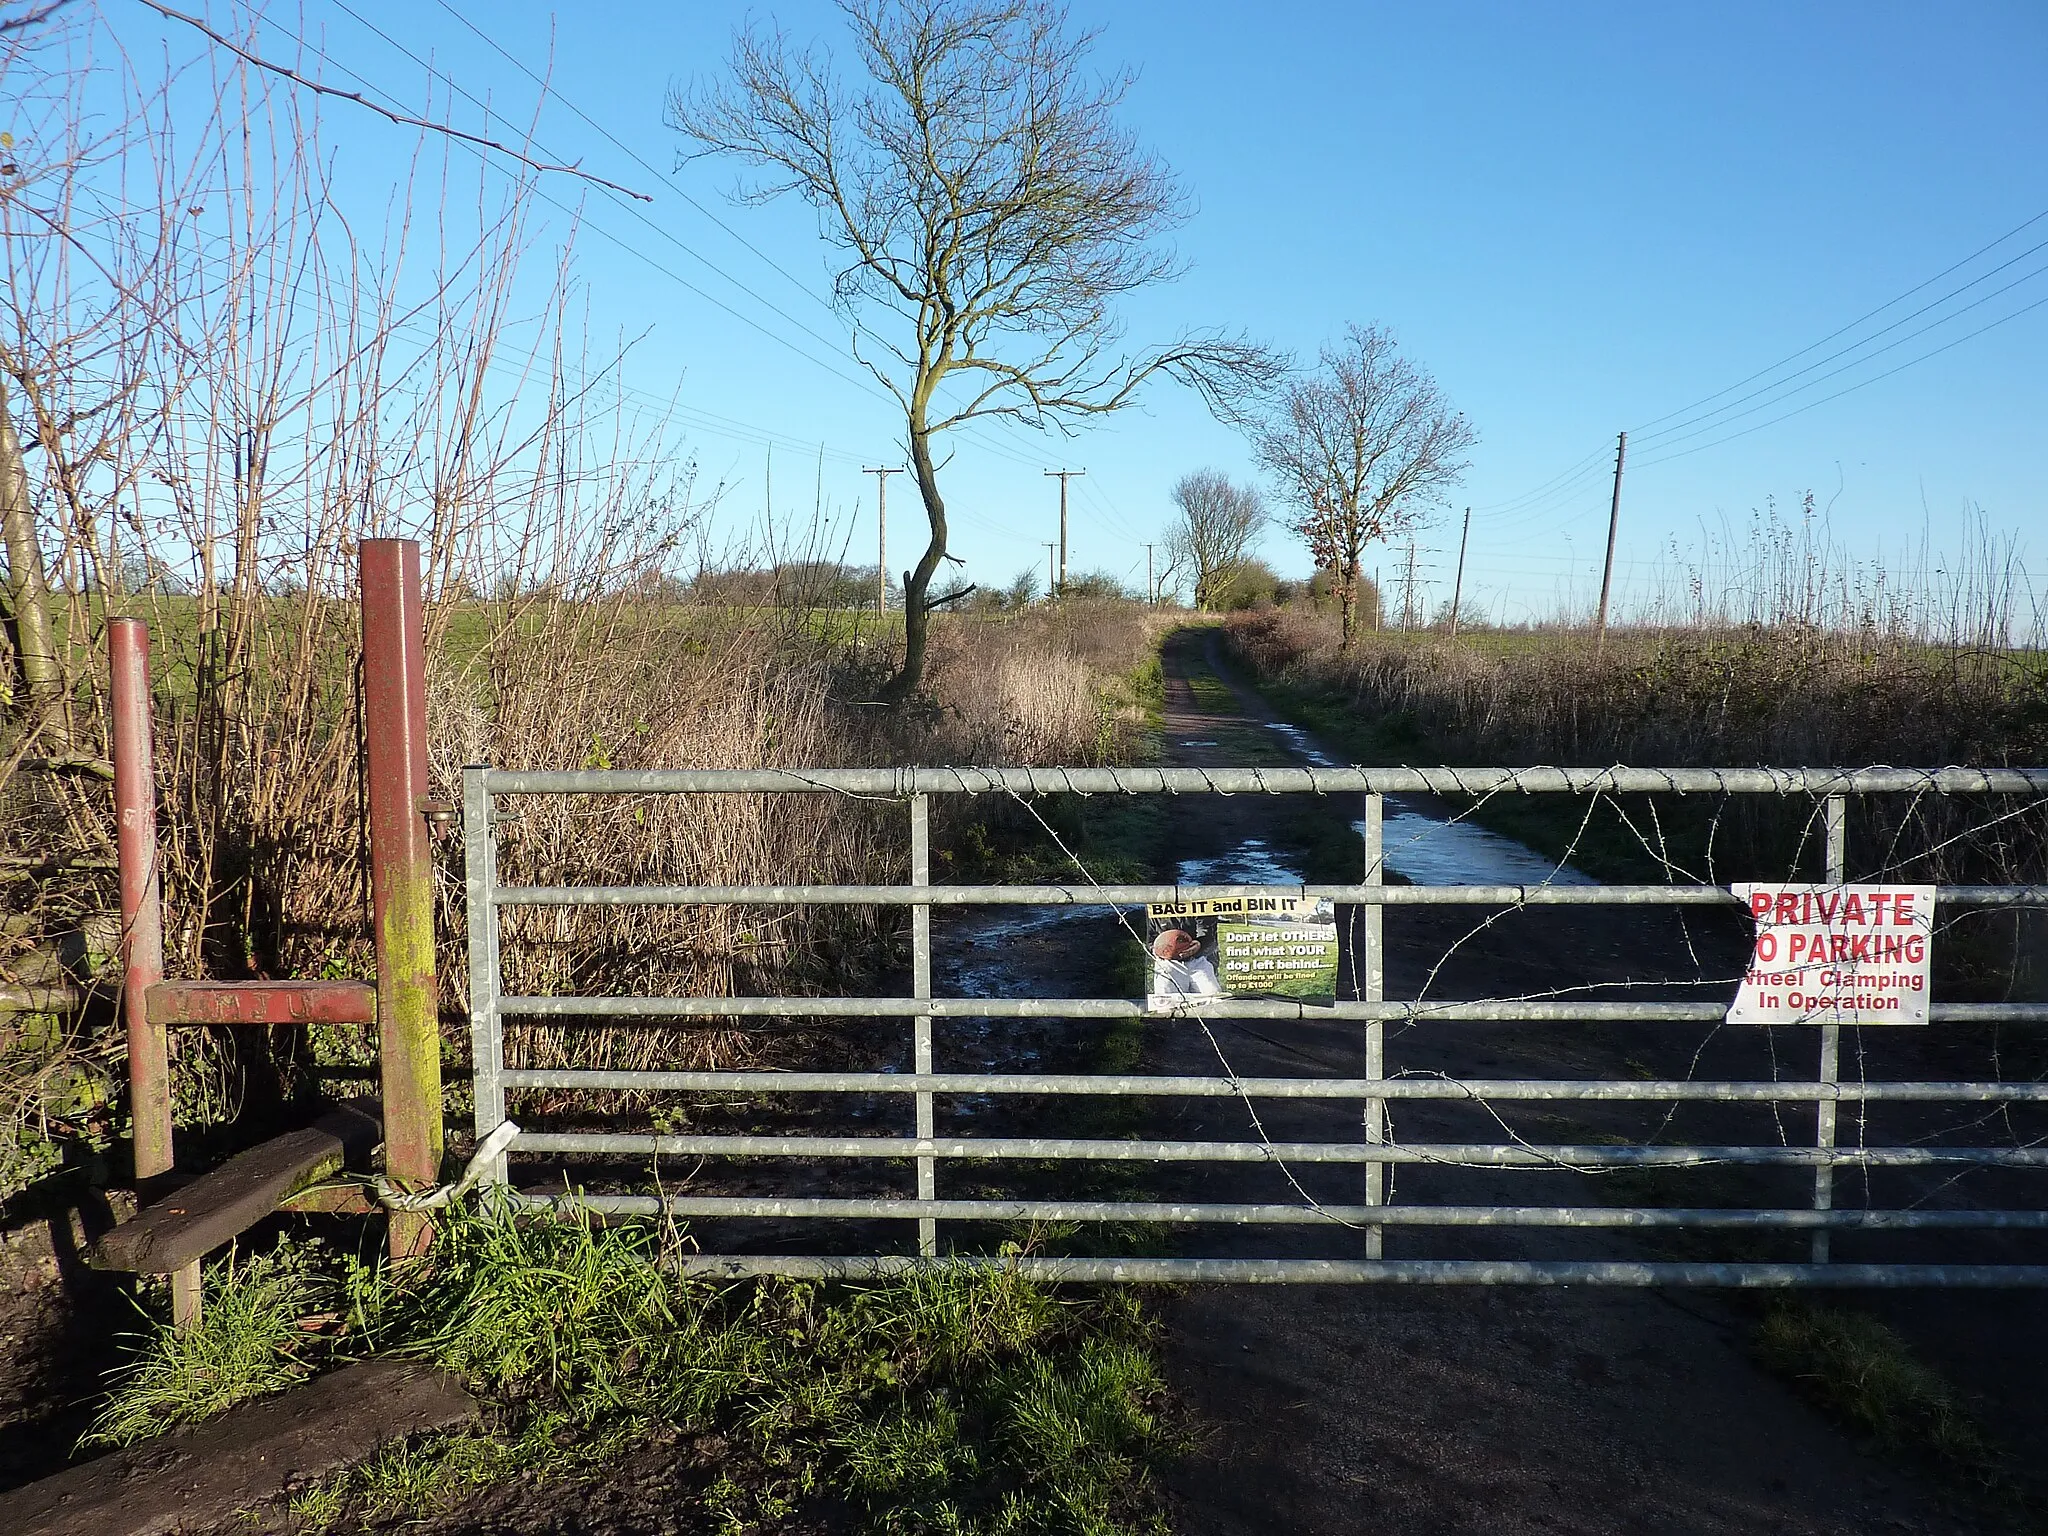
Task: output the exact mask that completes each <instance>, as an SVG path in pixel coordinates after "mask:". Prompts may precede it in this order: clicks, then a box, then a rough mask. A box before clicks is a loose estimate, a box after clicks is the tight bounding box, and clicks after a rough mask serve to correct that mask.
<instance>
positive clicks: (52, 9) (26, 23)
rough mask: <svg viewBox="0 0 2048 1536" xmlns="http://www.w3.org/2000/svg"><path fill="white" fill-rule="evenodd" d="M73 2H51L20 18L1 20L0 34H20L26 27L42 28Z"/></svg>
mask: <svg viewBox="0 0 2048 1536" xmlns="http://www.w3.org/2000/svg"><path fill="white" fill-rule="evenodd" d="M70 3H71V0H50V3H49V4H48V5H38V6H36V7H34V8H33V9H31V10H28V11H24V12H23V13H22V14H21V15H19V16H9V17H7V18H6V19H5V20H0V32H19V31H21V30H22V29H23V28H24V27H34V26H40V25H41V24H42V23H43V22H46V21H48V20H49V19H50V18H51V17H52V16H54V15H56V14H57V13H58V12H59V11H61V10H63V9H64V7H65V6H67V5H69V4H70Z"/></svg>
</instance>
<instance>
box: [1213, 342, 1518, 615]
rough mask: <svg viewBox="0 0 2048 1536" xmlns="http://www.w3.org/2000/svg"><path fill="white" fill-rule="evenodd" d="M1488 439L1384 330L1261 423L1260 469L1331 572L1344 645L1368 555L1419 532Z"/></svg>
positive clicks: (1340, 356)
mask: <svg viewBox="0 0 2048 1536" xmlns="http://www.w3.org/2000/svg"><path fill="white" fill-rule="evenodd" d="M1478 440H1479V437H1478V434H1477V433H1476V432H1474V431H1473V430H1472V427H1471V425H1470V423H1468V422H1467V421H1466V420H1465V418H1464V417H1463V416H1461V415H1459V414H1458V412H1457V411H1455V410H1453V409H1452V408H1451V405H1450V402H1449V401H1447V400H1446V399H1445V398H1444V396H1443V392H1442V391H1441V390H1439V389H1438V388H1437V384H1436V380H1435V379H1433V378H1431V377H1430V375H1429V371H1428V370H1427V369H1425V368H1423V367H1422V366H1421V365H1419V364H1417V363H1414V362H1411V361H1410V360H1409V359H1407V358H1405V357H1403V356H1401V354H1400V351H1399V349H1398V348H1397V347H1396V346H1395V344H1394V338H1393V335H1392V333H1391V332H1389V331H1387V330H1386V329H1385V328H1384V327H1382V326H1357V325H1354V326H1351V327H1349V328H1347V329H1346V331H1345V333H1344V339H1343V341H1342V342H1337V343H1332V344H1331V345H1329V346H1326V347H1324V348H1323V350H1322V355H1321V359H1320V361H1319V363H1318V366H1317V367H1316V369H1315V371H1313V372H1312V373H1307V374H1302V375H1298V376H1296V377H1294V378H1291V379H1289V380H1287V381H1286V382H1285V383H1284V384H1283V385H1282V386H1281V387H1280V388H1279V390H1278V391H1277V392H1276V393H1275V395H1274V397H1273V400H1272V402H1271V405H1270V408H1269V409H1267V410H1266V411H1265V412H1264V413H1263V414H1260V415H1256V416H1254V417H1253V418H1252V442H1253V445H1254V447H1255V448H1256V449H1257V451H1258V455H1259V459H1260V462H1261V463H1263V464H1264V465H1265V467H1266V469H1267V470H1268V471H1269V472H1270V473H1271V474H1272V475H1273V477H1274V479H1275V480H1277V481H1278V482H1279V487H1280V494H1281V495H1282V496H1283V497H1284V498H1285V499H1286V500H1287V502H1288V503H1289V505H1290V506H1292V507H1293V509H1294V517H1293V520H1292V522H1291V524H1290V526H1291V527H1292V528H1293V529H1294V531H1295V532H1296V533H1298V534H1299V535H1301V537H1302V538H1303V539H1304V540H1305V541H1306V542H1307V544H1308V547H1309V552H1310V554H1311V555H1312V556H1313V557H1314V559H1315V562H1316V564H1317V565H1319V566H1321V567H1322V568H1323V569H1325V570H1327V571H1329V572H1330V576H1331V580H1332V582H1333V584H1334V585H1335V587H1336V592H1337V601H1338V604H1339V607H1340V610H1341V612H1342V614H1343V642H1342V643H1343V645H1344V646H1346V647H1349V646H1350V644H1351V639H1352V633H1353V630H1354V628H1355V626H1356V622H1357V608H1358V595H1359V569H1358V567H1359V560H1360V557H1361V556H1362V555H1363V554H1364V552H1365V547H1366V545H1368V544H1371V543H1373V542H1375V541H1376V540H1380V539H1384V538H1386V537H1388V536H1389V535H1390V534H1393V533H1397V532H1400V531H1402V530H1403V529H1407V528H1412V527H1413V526H1414V525H1415V523H1416V521H1417V520H1418V519H1419V518H1420V517H1421V516H1422V515H1423V513H1425V512H1426V511H1427V510H1428V509H1429V508H1430V507H1432V506H1434V505H1436V504H1437V503H1438V502H1440V501H1441V500H1442V499H1443V497H1444V494H1445V493H1446V492H1447V491H1448V490H1449V489H1450V488H1451V487H1452V486H1454V485H1456V484H1457V483H1458V482H1459V481H1460V479H1462V478H1463V476H1464V473H1465V467H1466V461H1465V457H1464V456H1465V453H1466V451H1467V450H1468V449H1470V448H1471V447H1472V445H1473V444H1474V443H1476V442H1477V441H1478Z"/></svg>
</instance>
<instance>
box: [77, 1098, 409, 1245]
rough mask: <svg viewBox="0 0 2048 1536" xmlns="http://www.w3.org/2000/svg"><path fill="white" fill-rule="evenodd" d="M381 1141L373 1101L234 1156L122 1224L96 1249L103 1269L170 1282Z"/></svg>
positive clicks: (353, 1105) (364, 1155)
mask: <svg viewBox="0 0 2048 1536" xmlns="http://www.w3.org/2000/svg"><path fill="white" fill-rule="evenodd" d="M382 1136H383V1124H382V1121H381V1118H380V1117H379V1116H378V1114H377V1112H376V1106H375V1103H374V1101H371V1100H360V1099H359V1100H355V1101H353V1102H351V1103H349V1104H344V1105H341V1106H340V1107H338V1108H336V1109H334V1110H332V1111H330V1112H329V1113H328V1114H326V1115H323V1116H321V1118H320V1119H319V1121H318V1122H316V1123H315V1124H313V1125H311V1126H308V1127H307V1128H306V1129H305V1130H302V1131H290V1132H287V1133H286V1134H285V1135H283V1136H276V1137H273V1138H271V1139H270V1140H269V1141H266V1142H264V1143H263V1144H262V1145H260V1146H255V1147H251V1148H250V1149H249V1150H248V1151H246V1152H240V1153H237V1154H236V1155H235V1156H233V1157H231V1158H229V1159H228V1160H227V1161H226V1162H225V1163H222V1164H221V1165H220V1167H218V1168H216V1169H214V1170H213V1171H212V1172H211V1173H206V1174H201V1175H200V1176H199V1177H198V1178H196V1179H194V1180H193V1181H192V1182H191V1183H189V1184H187V1185H185V1186H184V1187H183V1188H182V1189H178V1190H176V1191H174V1192H173V1193H171V1194H169V1195H167V1196H165V1197H164V1198H163V1199H161V1200H159V1201H158V1202H157V1203H156V1204H155V1205H152V1206H149V1207H147V1208H146V1209H144V1210H143V1211H141V1212H140V1213H139V1214H138V1215H137V1216H136V1217H135V1219H134V1220H133V1221H126V1222H123V1223H122V1224H121V1225H120V1226H118V1227H116V1228H114V1230H113V1231H111V1232H109V1233H107V1234H106V1236H104V1237H102V1238H101V1239H100V1240H99V1242H98V1243H97V1244H95V1245H94V1247H93V1255H92V1261H93V1263H94V1264H95V1265H97V1266H98V1267H99V1268H101V1269H118V1270H126V1271H129V1272H131V1273H134V1274H143V1275H167V1274H171V1273H173V1272H174V1271H176V1270H180V1269H183V1268H184V1267H185V1266H186V1265H187V1264H190V1263H193V1262H194V1261H196V1260H198V1259H200V1258H203V1257H204V1256H205V1255H207V1254H209V1253H211V1252H212V1251H213V1250H214V1249H216V1248H218V1247H220V1246H221V1245H222V1244H223V1243H226V1242H229V1241H231V1240H232V1239H233V1238H235V1237H237V1236H239V1235H240V1234H242V1233H243V1232H246V1231H248V1230H249V1228H251V1227H253V1226H255V1225H256V1223H257V1222H259V1221H261V1220H263V1218H264V1217H266V1216H268V1215H270V1214H271V1213H272V1212H273V1211H275V1210H276V1209H277V1208H278V1207H279V1206H280V1205H281V1204H283V1203H284V1202H285V1201H286V1200H288V1199H289V1198H290V1197H291V1196H292V1195H294V1194H296V1193H297V1192H298V1191H300V1190H302V1189H305V1188H306V1187H307V1186H309V1185H312V1184H317V1183H319V1182H320V1181H321V1180H322V1179H326V1178H331V1177H332V1176H333V1175H335V1174H337V1173H339V1172H341V1171H342V1169H343V1167H344V1166H345V1165H346V1164H348V1163H350V1162H356V1163H361V1162H362V1161H363V1160H364V1159H366V1158H367V1157H368V1156H369V1154H370V1152H371V1151H372V1150H373V1149H374V1148H375V1147H376V1145H377V1143H378V1141H379V1140H381V1139H382Z"/></svg>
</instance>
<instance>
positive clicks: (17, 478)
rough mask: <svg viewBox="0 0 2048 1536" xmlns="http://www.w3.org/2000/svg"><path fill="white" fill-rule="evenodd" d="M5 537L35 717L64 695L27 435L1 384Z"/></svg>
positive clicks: (11, 600)
mask: <svg viewBox="0 0 2048 1536" xmlns="http://www.w3.org/2000/svg"><path fill="white" fill-rule="evenodd" d="M0 535H4V542H5V543H6V546H7V597H8V607H9V609H10V610H11V613H12V617H13V621H14V643H15V654H16V655H17V656H18V657H19V658H20V662H21V681H22V684H23V686H24V688H25V689H26V691H27V697H26V698H25V699H24V700H22V701H21V702H22V703H23V705H24V707H25V709H26V711H27V713H28V715H29V716H30V717H31V719H32V720H35V721H37V722H40V720H41V719H42V718H44V717H47V715H48V714H49V711H50V706H51V705H52V704H53V703H54V702H55V701H56V699H57V696H58V693H59V691H60V690H59V677H58V671H57V639H56V631H55V629H54V628H53V627H52V625H51V623H50V584H49V579H48V577H47V576H46V575H45V574H44V571H43V546H42V543H41V541H40V540H38V539H37V537H36V521H35V508H34V507H33V505H32V504H31V503H30V501H29V494H28V467H27V466H26V465H25V464H23V463H22V458H21V439H20V438H18V437H16V436H15V434H14V422H13V420H12V418H11V417H10V416H9V415H8V412H7V395H6V391H5V387H4V386H0Z"/></svg>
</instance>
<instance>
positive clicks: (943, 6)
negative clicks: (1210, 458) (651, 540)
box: [669, 0, 1277, 701]
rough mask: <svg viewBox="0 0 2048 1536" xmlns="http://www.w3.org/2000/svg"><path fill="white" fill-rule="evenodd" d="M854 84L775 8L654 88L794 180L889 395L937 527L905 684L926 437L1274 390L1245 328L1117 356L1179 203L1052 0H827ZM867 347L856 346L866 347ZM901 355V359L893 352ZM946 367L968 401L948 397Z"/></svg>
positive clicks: (936, 506)
mask: <svg viewBox="0 0 2048 1536" xmlns="http://www.w3.org/2000/svg"><path fill="white" fill-rule="evenodd" d="M840 8H841V10H842V11H843V12H844V14H845V16H846V20H847V23H848V25H849V27H850V29H851V30H852V33H853V38H854V51H855V53H856V55H857V56H858V58H859V60H860V63H861V66H862V69H863V72H864V75H865V78H861V79H852V80H842V79H841V78H840V76H839V75H838V74H837V73H836V72H835V69H834V66H833V61H832V58H831V56H830V54H829V53H827V52H826V51H825V50H824V49H823V48H822V47H808V46H803V45H800V44H796V43H793V42H792V41H791V39H790V38H789V36H788V35H787V34H786V33H784V32H782V31H781V30H779V29H777V28H775V27H774V26H772V25H770V26H767V27H760V26H749V27H747V28H745V29H743V30H742V31H741V32H739V33H738V35H737V36H736V37H735V38H734V42H733V52H732V58H731V62H730V68H729V72H728V74H727V76H726V78H725V79H724V80H723V81H721V82H718V83H716V84H714V85H712V86H710V87H706V88H699V89H695V90H690V91H679V92H677V93H675V94H673V95H672V96H671V97H670V101H669V122H670V123H671V125H672V126H674V127H675V128H677V129H678V130H680V131H681V132H682V133H683V134H684V135H685V136H686V137H687V138H688V139H690V140H692V141H693V142H694V144H695V146H696V148H695V151H694V152H695V153H696V154H698V155H722V156H727V157H730V158H731V159H732V160H734V161H735V162H737V163H738V164H739V165H740V166H741V167H742V168H743V169H744V170H745V172H746V173H748V175H750V176H751V177H752V178H753V179H752V180H751V181H748V182H744V183H742V185H741V186H739V187H738V188H736V189H735V194H734V195H735V196H736V197H737V198H738V199H739V200H741V201H746V202H764V201H767V200H769V199H772V198H775V197H779V196H782V195H783V194H786V193H794V194H796V195H797V196H799V197H801V198H802V199H803V200H804V201H805V202H807V203H809V204H810V205H811V206H812V208H813V209H815V210H816V212H817V215H818V219H819V229H820V233H821V234H822V236H823V237H824V239H825V240H826V241H827V242H828V243H829V244H831V245H832V246H834V247H836V248H837V249H838V251H839V252H840V253H841V255H842V257H843V260H844V265H843V266H842V267H841V268H840V270H839V272H838V274H837V276H836V277H835V278H834V281H833V294H834V298H835V301H836V302H837V304H838V305H839V306H840V307H841V308H842V309H843V310H845V311H847V312H848V313H849V314H850V315H851V316H853V318H854V319H855V322H856V332H855V345H854V355H855V357H856V358H857V359H858V360H859V361H860V362H861V363H862V364H863V365H864V366H865V367H867V368H868V370H869V371H870V372H872V373H874V374H875V376H876V377H877V378H878V379H880V380H881V381H882V383H883V384H884V385H885V386H886V387H888V389H889V390H890V392H891V393H892V394H894V395H895V397H896V399H897V401H898V402H899V404H901V406H902V407H903V411H904V422H905V427H906V431H907V435H908V438H909V444H908V447H909V458H910V462H911V466H912V468H913V470H914V471H915V472H916V475H917V483H918V491H919V494H920V495H921V497H922V498H923V501H924V507H925V515H926V518H927V520H928V522H929V523H930V526H931V541H930V544H929V546H928V547H927V548H926V550H925V552H924V555H923V558H921V559H920V560H919V562H918V564H917V567H916V568H915V569H914V570H913V571H912V572H910V573H909V579H908V580H907V581H906V582H905V584H904V614H905V648H904V662H903V667H902V669H901V670H900V671H899V672H898V673H897V675H896V677H895V678H893V679H892V680H891V682H890V685H889V688H888V696H889V697H890V698H891V699H893V700H899V701H900V700H901V699H904V698H906V697H908V696H909V695H910V694H911V693H913V692H914V691H915V690H916V689H917V687H918V685H919V682H920V678H921V674H922V668H923V661H924V649H925V637H926V624H925V616H926V613H927V611H928V610H929V608H930V606H931V602H930V599H929V596H928V594H929V592H930V584H931V579H932V577H933V575H934V573H935V572H936V571H937V570H938V568H939V565H940V563H941V562H942V561H943V560H944V559H946V558H947V556H946V541H947V531H946V509H945V502H944V500H943V498H942V497H941V495H940V491H939V484H938V477H937V467H936V465H935V463H934V453H933V449H932V439H933V438H934V437H936V436H938V435H939V434H942V433H944V432H947V431H950V430H951V429H953V428H955V427H960V426H963V425H965V424H967V423H969V422H972V421H975V420H979V419H983V418H995V419H1010V420H1015V421H1019V422H1023V423H1025V424H1027V425H1030V426H1035V427H1046V426H1058V427H1061V428H1062V429H1069V428H1071V427H1072V426H1074V425H1076V424H1078V423H1080V422H1082V421H1085V420H1088V419H1090V418H1093V417H1097V416H1101V415H1104V414H1107V413H1109V412H1112V411H1116V410H1120V409H1121V408H1122V407H1124V406H1125V405H1127V404H1129V403H1130V402H1131V400H1132V399H1133V398H1135V396H1136V394H1137V392H1138V391H1139V389H1141V388H1142V387H1143V386H1144V385H1145V384H1146V383H1148V382H1149V381H1150V380H1152V379H1154V378H1155V377H1158V376H1160V375H1162V374H1163V375H1165V376H1167V377H1169V378H1172V379H1175V380H1176V381H1178V382H1180V383H1183V384H1187V385H1189V386H1191V387H1193V388H1194V389H1196V390H1197V391H1198V392H1200V393H1201V394H1202V396H1203V398H1204V399H1205V400H1207V401H1208V402H1209V403H1210V404H1211V405H1212V407H1219V408H1220V407H1221V406H1223V404H1224V403H1225V402H1227V401H1229V400H1231V399H1234V398H1236V397H1237V396H1238V395H1239V394H1241V393H1242V392H1243V391H1245V390H1246V389H1247V388H1250V387H1256V386H1262V385H1266V384H1269V383H1270V382H1271V379H1272V377H1273V376H1274V374H1275V372H1276V371H1277V370H1276V365H1275V363H1274V360H1273V358H1272V357H1271V355H1270V354H1269V353H1267V352H1266V351H1265V350H1264V349H1262V348H1260V347H1257V346H1255V345H1253V344H1252V343H1251V342H1250V341H1248V340H1245V339H1242V338H1239V339H1229V338H1224V337H1220V336H1216V335H1211V334H1206V333H1204V334H1190V335H1187V336H1183V337H1181V338H1180V339H1179V340H1177V341H1175V342H1174V343H1172V344H1171V345H1168V346H1165V347H1156V348H1150V349H1142V350H1137V351H1129V352H1127V351H1125V350H1124V348H1123V346H1122V341H1123V333H1122V328H1121V326H1120V325H1119V324H1118V322H1117V320H1116V316H1115V307H1116V303H1117V301H1118V300H1119V299H1121V298H1122V297H1124V296H1125V295H1127V294H1131V293H1134V292H1137V291H1139V290H1141V289H1144V288H1148V287H1151V286H1152V285H1154V284H1157V283H1161V282H1165V281H1168V280H1169V279H1171V278H1173V277H1174V276H1176V275H1177V274H1178V272H1179V264H1178V262H1177V261H1176V260H1175V258H1174V256H1173V254H1172V252H1171V251H1170V250H1169V249H1167V248H1165V247H1164V246H1163V244H1162V243H1161V241H1162V239H1163V237H1164V236H1165V235H1167V234H1168V233H1170V232H1171V231H1172V230H1173V229H1174V228H1175V227H1177V226H1178V225H1179V224H1180V223H1181V222H1182V220H1183V219H1184V218H1185V216H1186V211H1187V210H1186V199H1185V198H1184V197H1183V195H1182V193H1181V190H1180V187H1179V184H1178V183H1177V182H1176V181H1175V179H1174V177H1173V175H1172V173H1171V172H1170V171H1169V170H1168V169H1167V168H1166V166H1165V165H1164V164H1162V163H1161V162H1160V160H1159V159H1158V158H1157V157H1156V156H1154V155H1153V154H1151V153H1150V152H1149V151H1147V150H1145V149H1143V148H1142V147H1141V146H1140V145H1139V144H1138V142H1137V141H1136V139H1135V138H1134V137H1133V136H1132V134H1131V133H1130V132H1129V131H1128V130H1127V129H1125V128H1123V127H1121V126H1120V125H1119V123H1118V121H1117V113H1118V110H1119V109H1120V107H1121V105H1122V103H1123V100H1124V97H1125V96H1126V94H1127V93H1128V92H1129V90H1130V87H1131V84H1132V77H1131V76H1130V75H1129V73H1127V72H1123V71H1117V72H1113V73H1110V74H1107V75H1101V76H1098V75H1096V74H1094V73H1092V72H1091V71H1090V70H1089V69H1088V68H1087V55H1088V50H1089V47H1090V45H1091V44H1092V43H1093V41H1094V34H1093V33H1091V32H1075V31H1073V30H1071V29H1070V28H1069V27H1068V25H1067V13H1066V11H1065V9H1064V7H1062V6H1060V5H1058V4H1056V3H1052V0H841V5H840ZM871 341H872V342H873V343H874V344H873V345H872V346H870V345H868V343H869V342H871ZM892 364H893V365H894V366H893V367H892V366H891V365H892ZM949 381H951V382H953V383H957V384H960V385H963V386H964V390H963V393H962V394H961V395H942V393H941V391H942V389H943V388H944V387H945V386H947V385H948V383H949Z"/></svg>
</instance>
